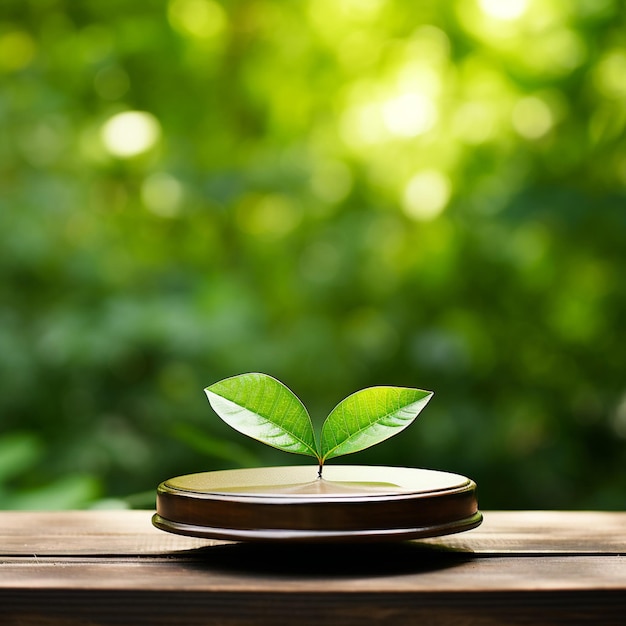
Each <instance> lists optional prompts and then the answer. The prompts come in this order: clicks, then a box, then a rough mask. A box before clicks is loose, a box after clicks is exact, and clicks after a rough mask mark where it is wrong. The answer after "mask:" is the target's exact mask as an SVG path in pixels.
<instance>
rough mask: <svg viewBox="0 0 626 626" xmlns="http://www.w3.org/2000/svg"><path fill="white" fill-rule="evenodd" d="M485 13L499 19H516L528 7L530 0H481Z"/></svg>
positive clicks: (481, 6)
mask: <svg viewBox="0 0 626 626" xmlns="http://www.w3.org/2000/svg"><path fill="white" fill-rule="evenodd" d="M479 6H480V8H481V10H482V11H483V13H485V14H486V15H488V16H489V17H493V18H495V19H497V20H506V21H508V20H516V19H518V18H520V17H522V15H524V13H526V10H527V9H528V0H479Z"/></svg>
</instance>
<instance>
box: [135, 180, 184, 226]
mask: <svg viewBox="0 0 626 626" xmlns="http://www.w3.org/2000/svg"><path fill="white" fill-rule="evenodd" d="M183 196H184V193H183V186H182V185H181V183H180V182H179V181H178V180H177V179H176V178H174V176H171V175H170V174H167V173H164V172H160V173H157V174H152V175H151V176H149V177H148V178H146V180H145V181H144V183H143V185H142V186H141V199H142V200H143V202H144V204H145V205H146V207H147V208H148V210H150V211H151V212H152V213H154V214H155V215H159V216H161V217H176V216H177V215H178V214H179V213H180V211H181V207H182V201H183Z"/></svg>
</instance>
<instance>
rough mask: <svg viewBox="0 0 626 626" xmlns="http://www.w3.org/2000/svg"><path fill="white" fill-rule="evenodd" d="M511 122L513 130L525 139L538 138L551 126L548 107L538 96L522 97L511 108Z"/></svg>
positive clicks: (551, 119)
mask: <svg viewBox="0 0 626 626" xmlns="http://www.w3.org/2000/svg"><path fill="white" fill-rule="evenodd" d="M512 122H513V127H514V128H515V130H516V131H517V132H518V133H519V134H520V135H521V136H522V137H525V138H526V139H539V138H540V137H543V136H544V135H545V134H546V133H547V132H548V131H549V130H550V129H551V128H552V126H553V124H554V120H553V117H552V111H551V110H550V107H549V106H548V105H547V104H546V103H545V102H544V101H543V100H541V99H540V98H536V97H534V96H530V97H528V98H522V99H521V100H519V101H518V102H517V104H516V105H515V107H514V108H513V114H512Z"/></svg>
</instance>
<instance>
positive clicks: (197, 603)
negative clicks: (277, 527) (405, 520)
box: [0, 511, 626, 626]
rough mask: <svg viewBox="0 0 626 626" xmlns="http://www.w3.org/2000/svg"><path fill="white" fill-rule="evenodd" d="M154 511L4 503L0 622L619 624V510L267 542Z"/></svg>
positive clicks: (508, 516) (509, 515)
mask: <svg viewBox="0 0 626 626" xmlns="http://www.w3.org/2000/svg"><path fill="white" fill-rule="evenodd" d="M150 517H151V512H148V511H132V512H130V511H123V512H114V511H108V512H102V511H85V512H55V513H45V512H33V513H17V512H0V554H1V555H2V556H0V624H2V625H5V624H6V625H8V626H14V625H15V626H18V625H19V626H31V625H34V624H37V625H44V626H48V625H54V626H56V625H58V624H68V625H70V626H73V625H79V624H81V625H82V624H85V625H87V624H89V625H100V624H102V625H105V624H139V625H143V624H154V625H156V626H159V625H162V624H163V625H165V624H167V625H170V624H177V625H178V624H220V625H231V624H255V625H261V626H263V625H265V624H268V625H269V624H272V625H277V624H278V625H280V624H294V623H297V624H299V625H300V624H302V625H304V624H316V625H319V624H321V623H326V624H331V625H335V624H337V625H339V626H342V625H351V624H359V625H363V624H375V623H393V624H394V625H396V624H399V625H402V624H416V623H423V624H435V625H437V626H439V625H447V624H455V625H461V626H463V625H464V624H476V625H491V624H513V625H516V624H531V623H532V624H602V625H611V624H623V623H624V615H625V614H626V540H625V539H624V529H625V528H626V513H601V512H580V513H579V512H487V513H485V521H484V524H483V526H481V527H480V528H478V529H475V530H472V531H470V532H467V533H463V534H460V535H452V536H448V537H441V538H438V539H435V538H433V539H425V540H419V541H411V542H401V543H397V544H390V545H379V544H372V545H368V546H354V545H341V546H313V545H306V544H304V545H296V546H294V545H289V546H270V545H264V544H237V543H228V542H217V541H209V540H199V539H193V538H188V537H182V536H176V535H169V534H168V533H164V532H161V531H159V530H157V529H155V528H153V527H152V526H151V524H150Z"/></svg>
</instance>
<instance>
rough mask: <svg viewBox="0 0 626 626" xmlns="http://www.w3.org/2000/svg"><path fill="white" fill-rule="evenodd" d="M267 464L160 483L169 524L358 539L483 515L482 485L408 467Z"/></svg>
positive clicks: (446, 528) (473, 521)
mask: <svg viewBox="0 0 626 626" xmlns="http://www.w3.org/2000/svg"><path fill="white" fill-rule="evenodd" d="M316 476H317V467H315V466H292V467H267V468H255V469H242V470H222V471H215V472H203V473H200V474H188V475H186V476H179V477H176V478H172V479H169V480H166V481H165V482H163V483H161V484H160V485H159V487H158V490H157V511H156V514H155V515H154V517H153V519H152V523H153V524H154V525H155V526H156V527H157V528H160V529H161V530H165V531H168V532H173V533H176V534H181V535H189V536H193V537H206V538H212V539H223V540H233V541H265V542H268V541H281V542H284V541H295V542H298V541H299V542H344V541H345V542H348V541H350V542H352V541H390V540H401V539H413V538H419V537H433V536H439V535H446V534H450V533H457V532H462V531H465V530H470V529H472V528H475V527H476V526H478V525H479V524H480V523H481V521H482V514H481V513H480V511H479V510H478V501H477V498H476V484H475V483H474V482H473V481H472V480H470V479H469V478H466V477H465V476H461V475H459V474H451V473H448V472H439V471H435V470H425V469H416V468H406V467H386V466H371V465H370V466H352V465H331V466H327V467H325V468H324V478H323V479H319V478H317V477H316Z"/></svg>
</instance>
